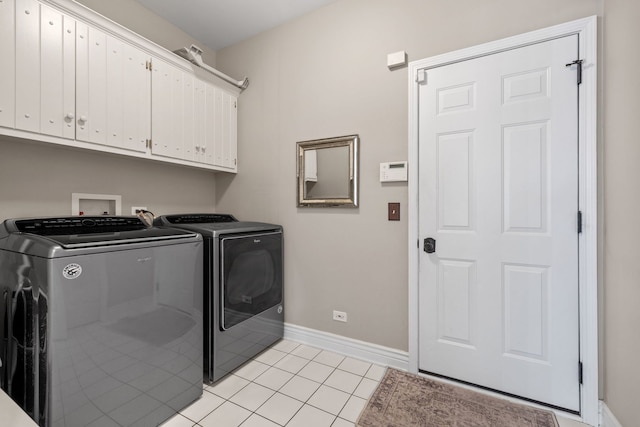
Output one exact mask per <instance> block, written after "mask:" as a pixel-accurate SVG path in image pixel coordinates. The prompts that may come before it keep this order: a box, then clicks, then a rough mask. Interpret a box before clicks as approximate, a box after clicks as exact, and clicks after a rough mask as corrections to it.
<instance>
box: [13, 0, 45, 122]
mask: <svg viewBox="0 0 640 427" xmlns="http://www.w3.org/2000/svg"><path fill="white" fill-rule="evenodd" d="M15 64H16V76H15V78H16V79H15V85H16V93H15V102H16V128H18V129H22V130H26V131H31V132H39V131H40V3H38V2H37V1H35V0H16V63H15Z"/></svg>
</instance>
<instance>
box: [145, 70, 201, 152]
mask: <svg viewBox="0 0 640 427" xmlns="http://www.w3.org/2000/svg"><path fill="white" fill-rule="evenodd" d="M184 81H185V73H184V72H183V71H182V70H181V69H179V68H177V67H175V66H173V65H170V64H168V63H166V62H164V61H162V60H158V59H154V61H153V73H152V77H151V100H152V101H151V139H152V141H153V144H152V150H151V152H152V154H154V155H159V156H166V157H172V158H178V159H182V158H183V157H184V156H183V141H184V127H185V110H184V106H185V92H187V90H191V91H193V85H191V86H190V88H188V89H185V85H184Z"/></svg>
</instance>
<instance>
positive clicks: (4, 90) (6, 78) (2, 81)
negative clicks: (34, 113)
mask: <svg viewBox="0 0 640 427" xmlns="http://www.w3.org/2000/svg"><path fill="white" fill-rule="evenodd" d="M15 55H16V50H15V5H14V2H13V1H3V2H0V58H4V59H3V60H2V61H0V126H3V127H9V128H13V127H15V125H16V119H15V108H14V101H15V99H16V90H15V75H16V72H15V70H16V68H15Z"/></svg>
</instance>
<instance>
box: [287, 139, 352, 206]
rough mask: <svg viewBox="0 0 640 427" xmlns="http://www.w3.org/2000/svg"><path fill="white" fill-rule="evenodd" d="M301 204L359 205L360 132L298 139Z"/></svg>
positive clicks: (299, 200) (299, 201) (299, 204)
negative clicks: (335, 136)
mask: <svg viewBox="0 0 640 427" xmlns="http://www.w3.org/2000/svg"><path fill="white" fill-rule="evenodd" d="M297 151H298V153H297V154H298V206H316V207H327V206H346V207H357V206H358V136H357V135H350V136H344V137H338V138H327V139H316V140H312V141H301V142H298V143H297Z"/></svg>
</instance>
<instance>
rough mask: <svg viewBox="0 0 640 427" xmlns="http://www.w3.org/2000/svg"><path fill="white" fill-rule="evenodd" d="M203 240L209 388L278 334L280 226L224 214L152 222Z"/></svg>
mask: <svg viewBox="0 0 640 427" xmlns="http://www.w3.org/2000/svg"><path fill="white" fill-rule="evenodd" d="M155 225H159V226H168V227H177V228H181V229H184V230H189V231H193V232H197V233H200V234H202V236H203V238H204V243H205V246H204V295H205V309H204V316H205V321H204V346H205V348H204V379H205V381H206V382H209V383H213V382H216V381H218V380H220V379H221V378H223V377H224V376H225V375H227V374H228V373H230V372H232V371H233V370H234V369H236V368H238V367H239V366H240V365H242V364H243V363H245V362H247V361H248V360H250V359H251V358H253V357H254V356H255V355H257V354H258V353H260V352H261V351H263V350H264V349H266V348H267V347H269V346H270V345H271V344H273V343H274V342H276V341H278V340H280V339H281V338H282V336H283V332H284V300H283V294H284V288H283V277H284V263H283V230H282V226H280V225H275V224H266V223H261V222H247V221H238V220H237V219H235V218H234V217H233V216H232V215H227V214H179V215H164V216H160V217H158V218H156V221H155Z"/></svg>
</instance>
